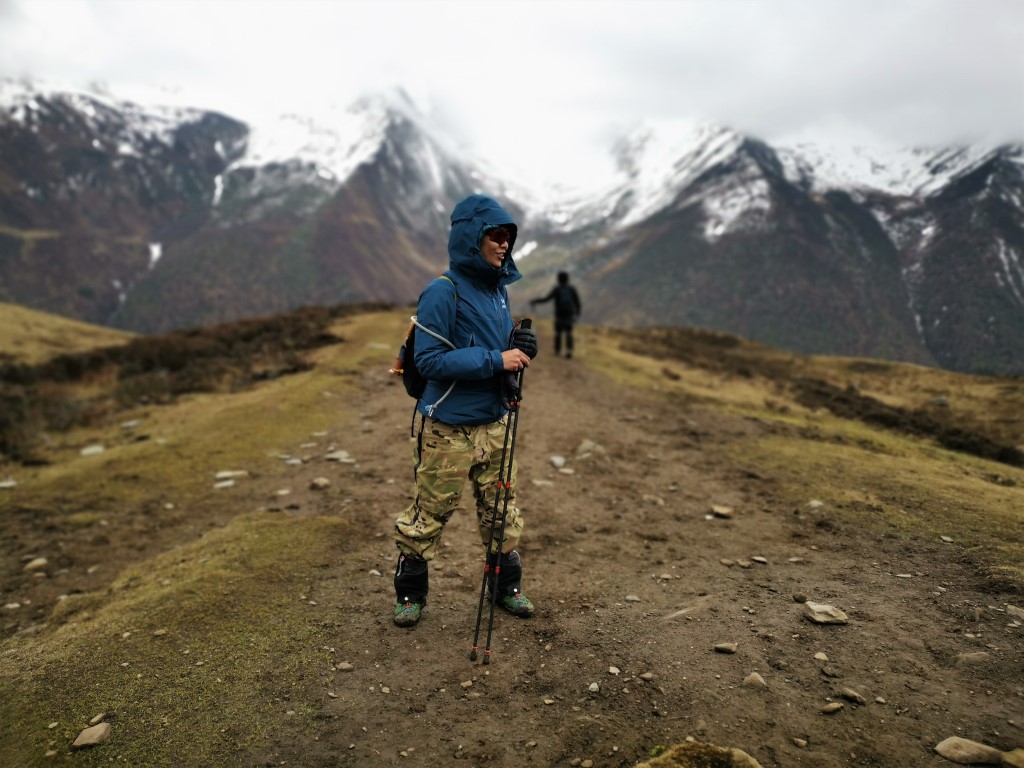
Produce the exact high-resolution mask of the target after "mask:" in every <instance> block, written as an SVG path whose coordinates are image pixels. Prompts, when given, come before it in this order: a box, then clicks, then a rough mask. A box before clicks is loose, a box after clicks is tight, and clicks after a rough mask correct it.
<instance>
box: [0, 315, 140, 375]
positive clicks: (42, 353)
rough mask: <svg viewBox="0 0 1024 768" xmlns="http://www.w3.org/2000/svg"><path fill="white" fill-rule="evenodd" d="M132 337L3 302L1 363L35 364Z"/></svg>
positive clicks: (123, 341) (124, 340) (110, 344)
mask: <svg viewBox="0 0 1024 768" xmlns="http://www.w3.org/2000/svg"><path fill="white" fill-rule="evenodd" d="M133 336H134V334H130V333H125V332H122V331H115V330H113V329H112V328H101V327H99V326H96V325H89V324H88V323H79V322H76V321H74V320H68V319H67V318H60V317H56V316H54V315H50V314H47V313H45V312H36V311H35V310H32V309H28V308H26V307H21V306H18V305H17V304H5V303H3V302H0V362H4V361H5V360H6V361H7V362H16V363H28V364H30V365H34V364H36V363H41V362H43V361H44V360H49V359H50V358H53V357H56V356H57V355H62V354H69V353H72V354H73V353H76V352H84V351H87V350H92V349H97V348H100V347H107V346H114V345H117V344H124V343H125V342H126V341H128V340H129V339H131V338H133Z"/></svg>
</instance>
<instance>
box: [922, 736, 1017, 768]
mask: <svg viewBox="0 0 1024 768" xmlns="http://www.w3.org/2000/svg"><path fill="white" fill-rule="evenodd" d="M935 751H936V752H938V753H939V754H940V755H942V756H943V757H944V758H946V759H947V760H952V761H953V762H954V763H961V764H963V765H973V764H975V763H983V764H984V763H995V764H996V765H999V763H1000V762H1002V759H1003V753H1002V751H1001V750H998V749H996V748H995V747H989V746H987V745H985V744H980V743H978V742H977V741H971V740H970V739H962V738H960V737H959V736H950V737H949V738H948V739H945V740H944V741H940V742H939V743H938V744H936V745H935Z"/></svg>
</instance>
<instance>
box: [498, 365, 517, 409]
mask: <svg viewBox="0 0 1024 768" xmlns="http://www.w3.org/2000/svg"><path fill="white" fill-rule="evenodd" d="M499 381H500V387H501V407H502V408H504V409H505V410H506V411H511V410H512V409H513V408H516V407H518V405H519V375H518V374H515V373H512V372H511V371H505V372H504V373H502V374H501V375H500V377H499Z"/></svg>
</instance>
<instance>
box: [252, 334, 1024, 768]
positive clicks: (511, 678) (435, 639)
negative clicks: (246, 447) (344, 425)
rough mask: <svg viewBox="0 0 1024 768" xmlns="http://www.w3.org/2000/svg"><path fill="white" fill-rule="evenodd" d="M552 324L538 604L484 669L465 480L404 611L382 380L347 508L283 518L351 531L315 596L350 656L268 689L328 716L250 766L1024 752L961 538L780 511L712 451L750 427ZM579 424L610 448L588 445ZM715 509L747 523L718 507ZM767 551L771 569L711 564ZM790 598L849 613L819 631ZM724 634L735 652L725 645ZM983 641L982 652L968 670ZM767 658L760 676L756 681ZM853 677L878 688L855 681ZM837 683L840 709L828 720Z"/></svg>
mask: <svg viewBox="0 0 1024 768" xmlns="http://www.w3.org/2000/svg"><path fill="white" fill-rule="evenodd" d="M548 341H549V340H546V339H544V338H543V336H542V344H544V347H543V348H542V350H543V352H542V356H541V357H539V358H538V359H537V361H536V362H535V365H534V366H532V367H531V368H530V370H529V371H528V372H527V374H526V382H525V393H524V395H525V397H524V404H523V410H522V412H521V417H520V425H519V434H518V440H517V444H516V456H517V457H518V459H519V461H520V465H521V470H520V472H521V474H520V506H521V508H522V509H523V512H524V516H525V519H526V526H527V527H526V534H525V536H524V539H523V541H522V545H521V547H520V551H521V552H522V556H523V564H524V575H525V579H524V590H525V591H526V593H527V594H528V595H529V596H530V597H531V599H532V600H533V601H534V603H535V604H536V606H537V615H536V616H535V617H534V618H533V619H530V620H518V619H514V618H512V617H510V616H508V615H506V614H503V613H499V615H497V616H496V619H495V630H494V636H493V641H492V648H493V660H492V662H491V663H490V664H489V665H483V664H481V662H480V661H479V660H478V661H477V662H476V663H473V662H470V661H469V658H468V654H469V650H470V647H471V645H472V633H473V626H474V621H475V616H476V606H477V598H478V594H479V588H480V578H481V568H482V562H481V550H480V547H479V543H478V542H477V541H476V533H475V525H474V520H473V515H472V511H471V507H470V502H469V499H468V495H467V498H464V499H463V504H462V507H461V508H460V510H459V512H458V513H457V514H456V516H455V518H454V519H453V521H452V522H451V523H450V524H449V526H448V528H447V530H446V533H445V540H444V545H443V547H442V551H441V554H440V556H439V557H438V559H437V560H436V561H435V562H434V563H433V565H432V569H431V573H430V577H431V593H430V604H429V606H428V608H427V609H426V611H425V613H424V618H423V620H422V621H421V622H420V623H419V624H418V625H417V626H416V627H414V628H412V629H409V630H401V629H398V628H396V627H394V626H393V625H392V623H391V621H390V618H389V613H390V607H391V603H392V599H393V591H392V586H391V573H392V569H393V565H394V559H395V550H394V545H393V544H392V542H391V540H390V529H391V525H392V522H393V520H394V517H395V515H396V513H397V512H398V511H399V510H400V509H401V508H402V507H403V506H405V505H406V504H408V503H409V500H410V492H411V463H410V446H409V443H408V440H407V437H408V430H409V418H410V414H411V410H410V407H411V403H410V400H409V399H408V398H407V396H406V395H405V394H404V392H403V391H402V390H401V387H400V386H398V385H397V384H395V383H394V381H393V380H389V378H388V377H387V376H386V375H385V374H383V373H382V372H377V371H373V372H370V373H367V374H366V375H365V376H364V378H363V379H362V382H361V386H362V389H363V392H364V394H365V398H364V399H363V402H364V405H363V406H361V408H360V411H361V413H360V422H359V423H358V424H356V425H355V426H354V427H352V428H350V429H349V430H348V431H347V434H345V435H344V437H343V439H341V440H339V441H338V442H339V444H340V445H341V447H344V448H345V449H346V450H348V451H349V452H350V453H351V454H352V455H353V456H354V457H355V458H356V459H357V461H358V463H357V464H354V465H342V466H341V467H340V468H339V469H338V471H337V473H336V475H335V476H334V478H333V481H334V482H335V483H337V484H339V485H340V487H341V489H342V496H343V502H342V504H341V507H340V509H339V505H338V502H337V499H336V498H335V499H334V500H328V498H327V497H324V496H317V495H315V494H313V493H306V494H304V495H303V494H298V495H296V496H295V497H292V500H293V502H292V503H294V504H296V505H297V509H296V510H293V511H291V512H288V513H289V514H300V515H302V514H310V513H312V512H316V513H324V514H341V515H343V516H345V517H346V518H348V519H350V520H351V521H352V523H353V527H352V537H351V539H350V540H348V541H347V542H345V543H344V545H343V547H344V548H343V551H339V557H338V560H337V562H336V563H334V564H331V565H330V566H329V567H327V568H323V569H318V570H317V571H316V573H311V574H310V579H311V582H310V592H309V596H310V598H311V599H312V600H315V601H317V603H318V605H320V606H323V607H324V608H326V609H327V610H326V611H324V612H323V613H320V614H319V615H320V616H321V617H323V616H325V615H326V616H331V617H332V618H331V619H330V620H329V621H328V625H327V626H328V629H329V630H330V631H331V633H332V634H333V635H334V636H335V637H336V638H337V639H336V642H335V644H334V647H335V663H336V664H338V665H340V664H342V663H343V662H347V663H349V664H351V665H352V667H353V668H352V670H351V671H336V672H332V673H329V674H326V675H322V676H315V675H310V676H308V677H306V678H303V679H300V680H297V681H294V683H293V684H292V685H291V686H289V687H288V688H287V689H286V690H281V691H277V692H273V691H271V692H270V693H271V694H272V695H278V696H281V697H283V698H288V699H290V700H303V701H306V702H314V703H316V705H317V706H320V707H321V708H322V709H321V715H320V716H319V719H318V720H317V721H316V723H317V725H316V731H315V733H313V734H303V735H302V737H301V739H300V737H299V736H298V735H295V734H290V735H288V736H287V737H274V736H272V737H271V738H272V743H273V747H272V749H271V750H270V751H269V752H268V753H267V754H266V755H263V756H260V758H261V762H260V763H258V764H266V765H271V764H273V765H277V764H279V763H281V762H282V761H287V764H288V765H305V766H313V765H328V764H329V765H358V766H369V765H373V766H390V765H402V766H443V765H466V766H474V765H479V766H522V765H538V766H570V765H580V764H581V762H582V761H586V760H589V761H592V763H591V764H592V765H593V766H631V765H635V764H636V763H637V762H638V761H641V760H644V759H647V758H649V757H650V755H651V750H652V749H653V748H655V747H657V746H659V745H661V746H669V745H671V744H674V743H678V742H680V741H682V740H684V739H685V738H686V737H687V736H693V737H695V738H697V739H699V740H703V741H710V742H713V743H716V744H719V745H723V746H732V747H738V748H740V749H743V750H744V751H746V752H748V753H749V754H750V755H752V756H754V757H756V758H757V759H758V760H759V761H761V763H762V764H763V765H765V766H794V765H807V766H821V767H824V768H828V767H830V766H848V765H857V766H860V765H865V766H893V767H895V766H903V767H906V768H914V767H915V766H940V765H942V766H948V765H950V763H948V762H947V761H945V760H944V759H942V758H940V757H938V756H936V755H935V754H934V752H933V749H932V748H933V747H934V745H935V744H937V743H938V742H939V741H941V740H942V739H944V738H946V737H947V736H951V735H961V736H964V737H967V738H973V739H976V740H980V741H986V742H988V743H990V744H993V745H995V746H999V747H1001V748H1004V749H1005V748H1009V747H1012V746H1024V731H1022V725H1024V690H1022V689H1024V682H1022V680H1024V677H1022V675H1021V669H1022V667H1021V658H1022V654H1021V651H1022V646H1024V642H1022V637H1021V634H1020V632H1019V630H1018V631H1016V632H1011V631H1008V630H1007V629H1006V628H1005V627H1006V619H1005V616H999V615H995V614H993V613H992V611H990V610H989V609H988V608H987V607H986V606H987V605H988V604H989V602H988V601H989V600H992V601H993V602H995V598H990V597H986V596H985V595H981V594H977V593H975V592H972V591H971V588H970V584H971V583H973V580H972V578H971V573H970V571H969V570H967V568H966V567H965V566H963V565H961V564H959V563H958V562H956V559H955V558H953V557H951V556H950V553H951V552H952V551H954V550H953V549H952V548H950V547H949V546H948V545H943V544H942V543H941V542H935V543H934V544H932V543H921V544H919V545H918V546H915V547H912V548H908V547H907V546H906V545H905V544H901V545H897V543H896V542H895V541H894V540H888V539H885V538H882V537H876V536H873V535H872V536H868V535H866V534H864V533H863V532H861V531H859V530H856V529H850V528H847V527H845V526H844V525H843V524H842V523H841V521H839V520H838V519H833V518H832V517H831V516H830V515H829V511H828V509H827V508H822V509H818V510H815V509H813V508H810V507H804V506H800V507H798V508H794V507H793V505H791V504H790V505H780V504H779V503H778V502H776V501H775V500H774V499H773V496H772V492H771V479H770V478H763V477H760V476H758V474H757V473H756V472H752V471H745V469H744V468H727V467H721V466H717V465H715V464H714V463H713V461H712V460H711V459H710V458H709V457H708V455H707V454H706V452H704V451H702V447H703V446H708V445H713V444H715V443H716V442H717V441H724V440H729V439H730V436H731V435H734V434H740V433H745V432H748V431H750V430H757V429H760V428H761V427H760V426H758V425H757V424H755V423H753V422H749V421H744V420H739V419H735V420H728V419H725V418H723V417H722V416H720V415H712V414H709V413H706V412H702V411H700V410H687V409H686V408H685V407H684V406H683V405H682V404H676V405H674V406H673V407H666V406H665V404H664V403H661V402H659V401H658V400H657V399H656V396H655V395H651V396H650V397H647V396H645V395H642V394H638V393H636V392H634V391H628V390H625V391H624V390H619V389H617V388H615V387H614V386H612V385H610V384H609V382H608V381H606V380H605V379H604V378H603V377H601V376H600V375H598V374H596V373H594V372H592V371H589V370H588V369H587V368H586V367H585V365H584V364H583V361H582V360H574V361H568V360H564V359H557V358H555V357H554V356H553V355H551V354H550V348H551V347H550V343H546V342H548ZM581 354H582V355H583V356H584V357H585V355H586V350H585V344H584V345H583V348H582V350H581ZM584 440H590V441H593V442H594V443H597V444H598V445H599V446H600V447H601V450H600V451H599V452H595V453H593V454H592V455H591V456H589V457H588V458H577V457H576V456H575V453H576V450H577V447H578V446H579V445H580V444H581V443H582V442H583V441H584ZM553 455H561V456H565V457H566V458H567V459H568V463H567V468H568V469H570V470H572V474H567V473H561V472H559V471H557V470H556V469H555V468H554V467H553V466H552V464H551V463H550V461H549V458H550V457H551V456H553ZM303 471H308V473H309V476H310V479H311V478H312V477H315V476H316V475H318V474H323V471H324V468H323V466H322V465H320V466H309V467H303ZM264 498H266V497H265V496H264ZM807 501H808V502H809V501H811V499H810V498H808V499H807ZM713 504H716V505H723V506H728V507H732V508H733V510H734V515H733V517H732V518H731V519H722V518H714V519H706V515H707V514H708V513H709V512H710V510H711V505H713ZM283 511H286V512H287V510H283ZM755 556H756V557H760V558H764V559H765V560H766V561H767V563H766V564H760V563H757V562H752V563H748V565H749V567H741V566H740V565H732V566H727V565H724V564H723V563H722V562H721V561H722V560H732V561H738V560H748V561H749V560H750V559H751V558H752V557H755ZM791 558H800V560H799V561H794V562H790V559H791ZM374 571H376V572H377V573H378V574H380V575H374V573H373V572H374ZM896 574H910V576H911V578H901V577H897V576H896ZM794 593H804V594H806V595H807V597H809V598H810V599H813V600H816V601H819V602H824V603H831V604H834V605H836V606H837V607H839V608H841V609H842V610H843V611H845V612H846V613H847V614H848V615H849V617H850V623H849V624H848V625H846V626H818V625H814V624H811V623H810V622H808V621H806V620H804V619H803V618H801V612H802V606H801V604H800V603H798V602H796V601H795V600H794V597H793V595H794ZM976 607H977V608H979V609H981V618H978V616H977V615H976V614H975V608H976ZM981 625H983V626H984V630H985V632H984V634H982V635H980V636H979V638H978V639H970V638H968V637H966V635H967V633H972V632H974V631H975V630H976V629H978V628H980V627H981ZM725 642H731V643H736V645H737V650H736V652H735V653H734V654H724V653H716V652H715V651H714V650H713V647H714V646H715V644H717V643H725ZM482 645H483V642H481V646H482ZM991 646H994V647H991ZM968 651H988V652H990V654H991V657H990V659H989V660H988V661H987V662H984V663H981V664H979V665H957V664H956V663H955V659H956V656H957V654H961V653H964V652H968ZM819 653H821V654H825V655H826V656H827V660H824V659H816V658H815V654H819ZM613 667H614V668H616V669H617V670H618V672H612V671H610V670H611V668H613ZM752 672H757V673H759V674H760V675H761V676H762V677H763V678H764V680H765V681H766V683H767V689H754V688H750V687H747V686H744V685H743V680H744V678H746V677H747V676H748V675H749V674H750V673H752ZM594 683H596V684H597V687H598V690H596V691H592V690H591V687H592V684H594ZM842 687H848V688H852V689H855V690H856V691H858V692H859V693H860V694H862V695H863V696H864V697H865V699H866V702H867V703H866V704H864V705H858V704H855V703H853V702H851V701H848V700H846V699H842V698H841V697H839V696H838V691H839V689H840V688H842ZM332 694H333V695H332ZM830 700H835V701H843V702H844V703H845V707H844V708H843V709H842V710H841V711H840V712H838V713H836V714H833V715H824V714H821V708H822V707H823V706H824V705H825V704H826V703H828V701H830ZM794 739H797V740H803V741H805V742H806V746H798V745H797V744H796V743H795V742H794ZM574 760H575V761H576V762H573V761H574Z"/></svg>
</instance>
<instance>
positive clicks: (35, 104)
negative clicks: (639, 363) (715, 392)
mask: <svg viewBox="0 0 1024 768" xmlns="http://www.w3.org/2000/svg"><path fill="white" fill-rule="evenodd" d="M612 152H613V156H614V160H615V162H616V166H617V168H618V175H617V177H616V178H614V179H613V180H611V181H609V182H608V183H607V184H606V185H604V186H603V187H601V188H595V189H583V190H580V189H575V190H572V191H569V190H567V189H558V188H548V189H546V190H544V193H543V194H540V193H538V191H536V190H529V189H523V188H517V187H514V186H511V185H509V184H507V183H501V184H499V183H497V182H496V181H495V179H496V178H498V177H499V174H497V173H495V172H493V171H492V170H490V169H488V168H487V167H486V166H485V165H484V164H483V163H482V162H480V161H479V160H478V159H477V158H474V157H473V156H472V155H470V154H468V153H467V151H466V150H465V148H463V147H460V146H458V144H457V143H456V142H454V141H453V140H452V139H451V138H450V137H449V136H448V135H447V133H446V132H445V131H444V130H443V129H441V128H439V127H438V126H436V125H434V124H432V123H431V121H430V120H428V119H427V118H425V117H424V116H423V114H422V113H421V112H420V111H419V110H418V109H417V108H416V106H415V105H414V104H413V103H412V102H411V101H410V100H409V99H408V98H407V97H406V96H405V95H404V94H402V93H401V92H394V93H388V94H377V95H373V96H368V97H366V98H364V99H361V100H359V101H357V102H356V103H354V104H351V105H345V106H339V107H337V108H336V109H334V110H333V111H331V112H327V113H321V114H320V116H319V117H318V118H316V119H315V120H314V119H312V118H309V117H305V116H301V115H284V116H280V117H279V118H277V119H275V120H273V121H270V122H267V123H261V124H256V125H245V124H243V123H241V122H239V121H237V120H234V119H232V118H230V117H227V116H225V115H220V114H217V113H213V112H207V111H202V110H192V109H166V108H159V107H149V106H140V105H137V104H132V103H128V102H124V101H119V100H117V99H116V98H114V97H113V96H111V95H110V94H108V93H102V92H100V93H92V92H82V91H74V92H69V91H67V90H61V91H53V90H48V89H45V88H42V87H39V86H33V85H30V84H24V83H12V82H11V81H0V182H3V183H0V256H2V259H0V300H6V301H15V302H18V303H23V304H27V305H29V306H33V307H36V308H40V309H45V310H49V311H55V312H59V313H62V314H66V315H70V316H74V317H78V318H82V319H86V320H90V321H93V322H100V323H106V324H113V325H117V326H120V327H125V328H130V329H134V330H140V331H147V332H150V331H160V330H166V329H170V328H175V327H181V326H187V325H194V324H200V323H203V324H205V323H211V322H216V321H222V320H230V319H235V318H238V317H243V316H251V315H255V314H265V313H269V312H274V311H279V310H283V309H288V308H292V307H296V306H300V305H304V304H318V303H319V304H323V303H337V302H341V301H366V300H384V301H391V302H403V303H404V302H411V301H414V300H415V298H416V296H417V295H418V293H419V291H420V289H421V288H422V286H423V284H424V283H425V282H426V280H428V279H429V278H430V277H432V276H434V275H436V274H437V273H439V272H440V271H442V270H443V269H444V268H445V267H446V265H447V253H446V240H447V231H448V228H449V222H448V215H449V212H450V210H451V207H452V205H453V204H454V202H455V201H457V200H458V199H460V198H461V197H463V196H465V195H466V194H469V193H472V192H477V191H483V192H487V193H490V194H495V195H496V196H498V197H500V198H501V199H502V200H503V202H505V203H506V204H507V205H508V207H509V208H511V209H512V210H513V211H514V212H515V213H516V215H517V217H518V218H519V220H520V221H521V222H522V224H521V237H520V240H519V242H518V243H517V259H518V260H519V261H520V265H521V266H523V267H524V269H523V271H524V273H525V274H526V278H525V279H524V280H523V281H522V282H521V283H519V284H517V285H516V286H514V287H513V289H512V293H513V300H514V301H518V302H522V300H523V299H525V298H527V297H529V296H532V295H539V294H540V293H541V292H546V289H547V287H548V284H549V283H550V281H551V280H552V279H553V273H554V271H556V270H558V269H565V268H568V269H569V270H570V271H571V272H572V273H573V275H574V282H575V283H576V284H577V286H578V287H579V288H580V289H581V292H582V294H583V296H584V299H585V300H584V305H585V307H586V315H585V317H584V320H585V321H587V322H592V323H598V324H621V325H651V324H683V325H697V326H703V327H708V328H713V329H717V330H724V331H729V332H733V333H738V334H741V335H744V336H747V337H749V338H752V339H756V340H760V341H763V342H766V343H770V344H773V345H776V346H779V347H783V348H788V349H793V350H796V351H800V352H811V353H831V354H848V355H865V356H876V357H888V358H894V359H903V360H911V361H916V362H922V363H927V364H939V365H943V366H946V367H950V368H955V369H958V370H967V371H979V372H993V373H1014V372H1015V373H1020V372H1022V371H1024V270H1022V262H1024V256H1022V254H1024V234H1022V233H1024V205H1022V201H1024V171H1022V168H1024V166H1022V164H1021V160H1022V149H1021V147H1020V146H1019V145H1014V146H1002V147H991V146H972V147H962V148H941V149H937V150H920V149H918V150H905V151H888V152H867V151H866V150H857V149H853V148H844V149H843V151H842V152H840V151H837V150H836V149H831V150H828V151H826V150H825V149H823V148H821V147H817V148H816V147H813V146H809V145H806V144H804V145H793V146H787V147H783V148H774V147H771V146H769V145H767V144H765V143H764V142H761V141H758V140H757V139H754V138H751V137H748V136H743V135H741V134H738V133H736V132H734V131H731V130H729V129H727V128H724V127H721V126H716V125H711V124H706V123H705V124H700V123H649V124H646V125H644V126H641V127H639V128H637V129H635V130H634V131H632V132H631V133H629V134H627V135H625V136H623V138H622V139H621V140H620V141H619V142H618V143H617V144H616V145H615V146H614V147H613V148H612Z"/></svg>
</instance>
